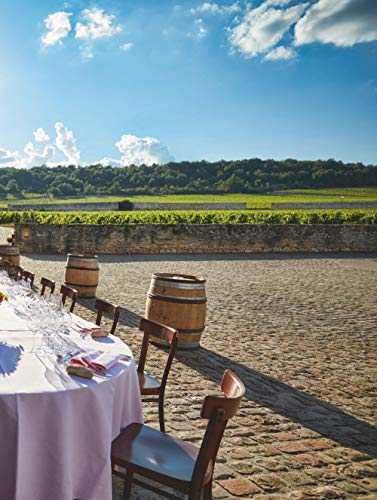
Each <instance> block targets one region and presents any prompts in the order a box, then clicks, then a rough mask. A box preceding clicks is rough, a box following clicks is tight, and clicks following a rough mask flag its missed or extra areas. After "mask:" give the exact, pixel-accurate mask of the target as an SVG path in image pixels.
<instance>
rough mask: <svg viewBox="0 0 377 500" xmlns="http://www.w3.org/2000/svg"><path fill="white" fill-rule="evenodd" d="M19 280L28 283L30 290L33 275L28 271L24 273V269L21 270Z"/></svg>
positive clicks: (32, 283)
mask: <svg viewBox="0 0 377 500" xmlns="http://www.w3.org/2000/svg"><path fill="white" fill-rule="evenodd" d="M21 279H23V280H25V281H28V282H29V283H30V286H31V288H33V285H34V279H35V274H34V273H31V272H30V271H26V269H22V270H21Z"/></svg>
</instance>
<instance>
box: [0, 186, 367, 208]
mask: <svg viewBox="0 0 377 500" xmlns="http://www.w3.org/2000/svg"><path fill="white" fill-rule="evenodd" d="M124 199H127V200H131V201H145V202H147V201H148V202H164V203H174V202H175V203H177V202H182V203H183V202H190V203H200V202H205V203H211V202H212V203H216V202H218V203H221V202H246V203H247V207H248V208H249V209H269V208H271V203H284V202H286V203H288V202H310V201H317V202H318V201H323V202H331V201H344V202H352V201H353V202H356V201H377V188H376V187H372V188H368V187H366V188H337V189H306V190H302V189H301V190H296V191H295V190H290V191H285V192H279V193H278V194H224V195H220V194H219V195H200V194H193V195H166V196H104V197H100V196H88V197H86V198H85V197H83V198H67V199H51V198H41V197H28V198H25V199H23V200H17V199H13V200H11V199H8V200H0V206H7V204H8V203H17V204H24V203H28V204H29V203H35V204H50V203H71V202H74V203H83V202H99V201H102V202H105V201H121V200H124Z"/></svg>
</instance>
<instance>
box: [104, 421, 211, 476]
mask: <svg viewBox="0 0 377 500" xmlns="http://www.w3.org/2000/svg"><path fill="white" fill-rule="evenodd" d="M198 453H199V448H197V447H196V446H194V445H192V444H191V443H188V442H186V441H182V440H181V439H178V438H174V437H172V436H169V435H168V434H165V433H163V432H160V431H157V430H155V429H152V428H151V427H148V426H147V425H142V424H131V425H129V426H128V427H126V429H125V430H124V431H123V432H122V433H121V434H120V435H119V436H118V437H117V438H116V439H115V440H114V441H113V444H112V449H111V461H112V463H113V465H118V466H121V467H127V466H128V465H130V466H132V469H134V471H135V472H136V473H137V472H138V468H139V469H141V470H142V472H143V475H145V476H146V475H147V473H148V471H150V472H151V474H150V477H151V479H157V480H160V479H162V481H163V479H164V478H166V479H167V482H168V483H169V484H171V482H172V481H171V480H173V481H174V482H176V483H186V484H187V485H188V484H189V483H190V481H191V478H192V474H193V471H194V466H195V461H196V458H197V456H198ZM212 468H213V467H212V464H211V465H210V466H209V467H208V469H207V472H206V474H205V479H204V484H207V483H208V482H209V481H210V479H211V476H212Z"/></svg>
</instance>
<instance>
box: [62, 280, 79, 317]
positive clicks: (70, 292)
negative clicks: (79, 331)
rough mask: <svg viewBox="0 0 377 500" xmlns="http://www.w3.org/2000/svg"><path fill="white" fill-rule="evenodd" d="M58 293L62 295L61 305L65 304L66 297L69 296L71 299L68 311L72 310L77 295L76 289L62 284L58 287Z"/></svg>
mask: <svg viewBox="0 0 377 500" xmlns="http://www.w3.org/2000/svg"><path fill="white" fill-rule="evenodd" d="M60 293H61V296H62V303H63V306H64V305H65V302H66V300H67V297H69V298H70V299H71V307H70V308H69V311H70V312H73V310H74V308H75V305H76V300H77V297H78V291H77V290H76V289H75V288H71V287H70V286H67V285H62V286H61V287H60Z"/></svg>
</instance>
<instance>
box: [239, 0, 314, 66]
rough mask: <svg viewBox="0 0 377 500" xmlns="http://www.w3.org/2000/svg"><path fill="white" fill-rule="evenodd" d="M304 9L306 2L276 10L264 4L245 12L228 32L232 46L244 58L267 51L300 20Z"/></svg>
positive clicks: (266, 3)
mask: <svg viewBox="0 0 377 500" xmlns="http://www.w3.org/2000/svg"><path fill="white" fill-rule="evenodd" d="M307 6H308V3H303V4H299V5H294V6H292V7H288V8H285V9H278V8H275V7H272V6H271V5H270V3H269V2H264V3H263V4H261V5H260V6H259V7H257V8H255V9H249V10H248V11H247V12H246V13H245V15H244V16H243V18H242V19H241V21H240V23H239V24H237V25H236V26H235V27H234V28H232V29H231V30H230V36H229V40H230V43H231V45H232V47H233V48H234V49H236V50H238V51H239V52H240V53H241V54H242V55H244V56H245V57H247V58H250V57H255V56H257V55H258V54H264V53H266V52H269V51H270V50H271V49H272V48H273V47H275V46H276V45H277V44H278V43H279V42H280V41H281V40H282V38H283V37H284V35H285V34H286V33H287V32H288V30H289V29H290V28H291V26H293V25H294V24H295V23H296V22H297V21H298V20H299V19H300V17H301V16H302V14H303V13H304V11H305V9H306V8H307Z"/></svg>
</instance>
